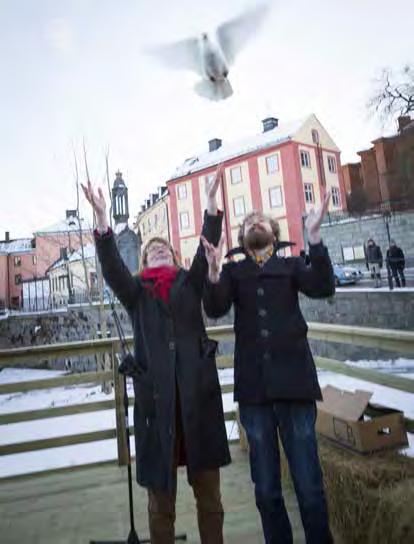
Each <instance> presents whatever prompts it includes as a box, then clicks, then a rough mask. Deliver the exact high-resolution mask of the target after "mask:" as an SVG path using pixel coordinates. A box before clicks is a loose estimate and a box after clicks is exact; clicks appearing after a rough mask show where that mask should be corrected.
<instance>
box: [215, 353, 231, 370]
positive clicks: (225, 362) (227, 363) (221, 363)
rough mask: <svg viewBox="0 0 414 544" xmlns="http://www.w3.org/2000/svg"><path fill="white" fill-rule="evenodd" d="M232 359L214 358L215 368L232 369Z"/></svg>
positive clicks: (224, 356)
mask: <svg viewBox="0 0 414 544" xmlns="http://www.w3.org/2000/svg"><path fill="white" fill-rule="evenodd" d="M233 361H234V357H233V355H220V356H219V357H217V358H216V364H217V368H219V369H221V368H233V366H234V363H233Z"/></svg>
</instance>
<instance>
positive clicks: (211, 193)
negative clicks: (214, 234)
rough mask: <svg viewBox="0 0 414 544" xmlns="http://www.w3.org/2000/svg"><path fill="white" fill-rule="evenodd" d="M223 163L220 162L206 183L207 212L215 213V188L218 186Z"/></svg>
mask: <svg viewBox="0 0 414 544" xmlns="http://www.w3.org/2000/svg"><path fill="white" fill-rule="evenodd" d="M222 174H223V165H222V164H221V163H220V164H219V165H218V166H217V170H216V172H215V174H214V177H213V178H212V179H211V181H209V182H207V183H206V196H207V213H208V214H209V215H217V190H218V188H219V186H220V182H221V176H222Z"/></svg>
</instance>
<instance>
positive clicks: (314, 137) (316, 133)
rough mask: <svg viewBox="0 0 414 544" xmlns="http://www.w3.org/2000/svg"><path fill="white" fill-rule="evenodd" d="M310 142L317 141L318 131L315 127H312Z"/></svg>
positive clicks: (316, 142)
mask: <svg viewBox="0 0 414 544" xmlns="http://www.w3.org/2000/svg"><path fill="white" fill-rule="evenodd" d="M312 142H313V143H314V144H318V143H319V132H318V131H317V130H316V129H312Z"/></svg>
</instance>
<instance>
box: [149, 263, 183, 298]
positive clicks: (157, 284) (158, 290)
mask: <svg viewBox="0 0 414 544" xmlns="http://www.w3.org/2000/svg"><path fill="white" fill-rule="evenodd" d="M177 274H178V268H177V267H176V266H155V267H153V268H145V269H144V270H143V271H142V272H141V278H142V279H143V280H144V281H148V280H151V281H150V282H148V283H146V284H145V283H144V287H145V288H146V289H149V290H150V291H151V292H152V293H153V294H154V295H155V296H156V297H159V298H160V299H161V300H163V301H164V302H168V300H169V297H170V289H171V286H172V284H173V283H174V280H175V278H176V277H177Z"/></svg>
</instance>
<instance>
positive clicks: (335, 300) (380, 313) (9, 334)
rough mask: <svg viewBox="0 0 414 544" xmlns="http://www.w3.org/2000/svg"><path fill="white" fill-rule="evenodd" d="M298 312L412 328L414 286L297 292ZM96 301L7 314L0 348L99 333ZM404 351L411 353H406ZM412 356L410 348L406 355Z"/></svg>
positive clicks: (321, 351)
mask: <svg viewBox="0 0 414 544" xmlns="http://www.w3.org/2000/svg"><path fill="white" fill-rule="evenodd" d="M300 304H301V308H302V312H303V314H304V316H305V319H306V320H307V321H312V322H320V323H337V324H344V325H357V326H358V325H359V326H366V327H377V328H389V329H401V330H410V331H414V292H412V291H403V290H401V291H398V290H395V291H392V292H389V291H376V290H372V291H363V292H356V291H353V290H349V291H347V290H346V289H341V290H340V291H337V293H336V294H335V296H334V297H331V298H329V299H323V300H314V299H309V298H307V297H304V296H301V300H300ZM118 313H119V316H120V320H121V323H122V325H123V328H124V332H125V334H126V335H130V334H132V330H131V324H130V321H129V318H128V316H127V314H126V312H125V311H124V310H123V309H122V308H118ZM105 314H106V324H107V329H108V333H109V335H110V336H115V335H116V330H115V328H114V324H113V319H112V316H111V310H110V308H109V307H106V308H105ZM232 322H233V313H232V312H230V313H229V314H228V315H227V316H225V317H224V318H222V319H220V320H207V324H208V325H219V324H220V325H222V324H231V323H232ZM98 323H99V315H98V307H97V306H94V307H93V308H90V307H89V306H87V305H85V306H77V307H76V306H72V307H71V308H70V309H68V310H62V311H59V312H53V313H49V314H42V315H27V314H21V315H19V316H11V317H9V318H8V319H2V320H1V321H0V349H5V348H11V347H15V348H17V347H23V346H34V345H45V344H56V343H61V342H74V341H81V340H87V339H90V338H100V333H99V326H98ZM311 345H312V349H313V352H314V353H315V354H317V355H321V356H324V357H331V358H334V359H339V360H345V359H351V360H358V359H379V358H397V357H400V356H401V355H400V354H398V353H386V352H384V351H382V350H379V349H376V348H366V347H360V346H355V345H353V344H333V343H325V342H319V341H318V342H317V341H313V340H312V341H311ZM233 346H234V344H233V342H222V343H220V346H219V353H220V354H229V353H232V351H233ZM406 357H409V356H408V355H406ZM409 358H414V353H413V354H412V355H411V356H410V357H409ZM38 366H45V367H49V368H74V369H77V370H80V371H85V370H92V369H94V368H96V357H77V358H72V359H71V360H65V359H60V360H58V361H54V362H46V361H45V362H44V363H42V364H40V365H38Z"/></svg>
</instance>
